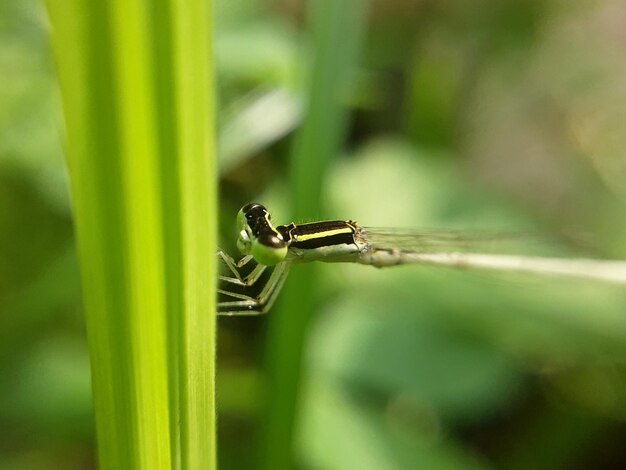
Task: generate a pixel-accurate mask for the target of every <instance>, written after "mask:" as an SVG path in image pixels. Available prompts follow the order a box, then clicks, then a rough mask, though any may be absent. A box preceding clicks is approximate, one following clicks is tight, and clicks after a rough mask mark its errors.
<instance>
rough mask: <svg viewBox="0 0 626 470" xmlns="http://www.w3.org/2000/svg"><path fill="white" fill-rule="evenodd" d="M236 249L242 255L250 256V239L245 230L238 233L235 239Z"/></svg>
mask: <svg viewBox="0 0 626 470" xmlns="http://www.w3.org/2000/svg"><path fill="white" fill-rule="evenodd" d="M237 249H238V250H239V251H240V252H241V254H243V255H248V254H250V238H249V237H248V232H246V231H245V230H242V231H241V232H239V237H237Z"/></svg>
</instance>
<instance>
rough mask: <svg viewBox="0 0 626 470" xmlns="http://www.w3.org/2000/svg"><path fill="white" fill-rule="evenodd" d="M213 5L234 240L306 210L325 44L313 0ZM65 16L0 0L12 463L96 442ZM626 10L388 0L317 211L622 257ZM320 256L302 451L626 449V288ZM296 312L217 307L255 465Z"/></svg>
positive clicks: (7, 420)
mask: <svg viewBox="0 0 626 470" xmlns="http://www.w3.org/2000/svg"><path fill="white" fill-rule="evenodd" d="M216 7H217V11H216V15H217V18H218V20H217V25H216V26H217V31H216V56H217V57H216V58H217V70H218V76H219V99H220V104H219V119H220V122H219V129H220V136H221V143H220V145H221V151H222V155H221V157H222V161H221V163H222V181H221V183H222V188H221V210H222V212H221V214H220V221H221V227H220V230H221V236H222V245H224V247H225V248H228V249H230V250H231V251H232V250H233V249H234V247H233V242H234V236H233V233H232V231H233V225H234V221H233V219H234V214H235V213H236V211H237V210H238V208H239V207H240V206H241V205H243V204H244V203H246V202H248V201H250V200H256V201H259V202H263V203H265V204H266V205H267V206H268V207H270V209H271V210H272V214H273V218H274V220H275V221H277V222H279V223H282V222H288V221H289V219H290V218H291V217H292V215H291V209H292V208H291V207H290V195H291V194H290V189H289V188H290V184H291V183H292V182H290V181H289V178H290V176H289V175H290V172H289V168H290V165H291V163H290V161H291V160H290V159H291V158H294V157H292V148H293V142H292V140H293V139H292V135H293V131H294V130H296V129H298V126H299V125H300V123H301V122H302V120H303V119H304V118H305V116H306V113H307V109H308V108H307V106H306V101H305V99H304V97H305V96H308V95H310V92H311V91H310V90H309V89H308V86H309V83H310V80H309V65H310V62H311V60H312V47H313V41H312V39H311V32H310V31H309V30H308V25H309V21H308V19H307V18H308V16H307V15H308V13H307V2H301V1H298V0H221V1H218V2H217V5H216ZM46 30H47V26H46V20H45V15H44V14H43V9H42V6H41V4H40V3H39V2H38V1H35V0H4V1H3V2H1V3H0V69H1V72H2V76H3V79H2V84H3V86H2V88H1V89H0V182H1V184H0V194H1V197H0V224H1V225H2V230H0V234H2V235H1V237H2V244H1V246H2V247H3V251H2V260H3V263H1V264H0V305H1V307H2V312H3V314H2V316H1V317H0V321H1V322H2V323H1V326H2V327H1V328H0V335H1V337H0V351H1V352H2V354H1V355H0V367H1V368H2V374H1V375H0V377H1V378H0V403H1V405H0V422H1V423H2V426H1V428H2V431H0V432H2V438H1V439H0V443H1V444H0V468H17V469H22V468H23V469H30V468H37V469H41V468H89V467H90V466H93V461H94V460H93V459H94V452H93V446H94V442H93V429H92V428H93V423H92V418H91V414H90V408H89V405H88V404H89V390H88V386H87V384H88V380H89V379H88V367H87V359H86V347H85V342H84V332H83V328H84V327H83V324H82V319H81V315H80V310H79V305H80V299H79V289H78V276H77V268H76V262H75V259H74V250H73V248H72V247H73V238H72V233H71V215H70V211H69V203H68V198H67V195H66V192H67V190H66V183H65V176H64V175H65V173H64V169H63V161H62V145H61V138H60V136H61V135H62V133H61V129H62V126H61V123H60V119H59V116H60V112H59V105H58V98H57V94H56V91H55V89H56V85H55V83H54V78H53V73H52V72H53V67H52V63H51V59H50V55H49V46H48V43H47V31H46ZM624 30H626V8H625V6H624V4H623V2H619V1H616V0H582V1H579V2H566V1H563V0H532V1H528V0H504V1H495V0H471V1H470V0H466V1H460V2H434V1H430V0H389V1H387V0H371V1H370V2H369V12H368V17H367V33H366V37H365V42H364V44H363V46H362V48H361V57H360V59H359V64H358V66H357V67H355V69H354V70H353V72H352V74H351V83H350V85H349V86H346V89H345V90H344V91H343V93H341V94H340V96H337V97H336V99H337V100H339V102H340V103H341V105H342V106H343V107H344V108H345V110H344V112H348V113H349V116H350V122H351V124H350V128H349V133H348V135H347V137H346V139H345V142H344V145H343V150H342V151H341V152H340V153H339V154H338V155H335V156H334V158H333V159H332V161H331V163H330V166H329V170H328V174H327V177H326V178H325V181H324V185H323V188H322V189H323V193H322V194H324V195H325V196H324V198H325V201H324V205H325V207H326V210H325V213H324V214H319V216H330V217H333V218H353V219H356V220H358V221H360V222H362V223H364V224H366V225H370V226H410V227H429V228H447V227H454V228H460V229H493V230H500V231H502V230H505V231H512V230H520V231H540V232H543V233H547V234H552V235H554V236H555V237H562V236H563V235H564V234H568V233H569V234H571V233H575V234H582V238H583V239H584V240H585V241H584V243H583V244H584V245H586V248H585V249H586V250H587V251H591V252H592V253H593V254H596V255H598V256H613V257H625V256H626V237H624V233H626V217H624V214H625V210H626V158H625V157H624V152H623V148H624V147H625V146H626V145H625V144H626V132H625V131H624V125H623V124H624V111H623V106H622V105H621V104H622V103H623V98H624V95H625V94H626V87H625V85H624V84H625V83H626V60H625V59H624V55H623V50H624V34H623V31H624ZM326 137H327V136H325V135H319V136H317V138H318V139H320V140H323V139H325V138H326ZM314 216H316V214H306V215H300V217H303V218H310V217H314ZM295 217H298V214H295ZM302 269H308V267H305V266H303V267H302ZM318 271H319V272H318V276H317V279H318V280H319V286H316V289H315V292H316V293H315V295H314V299H313V308H314V309H315V315H314V317H313V319H312V321H311V322H310V323H309V326H308V329H307V330H306V332H305V333H306V334H305V337H304V342H303V348H304V357H303V360H302V366H301V367H302V373H301V377H302V379H301V382H300V387H299V388H298V389H297V390H296V391H295V393H296V395H295V396H291V397H290V398H289V399H290V400H293V403H296V405H297V406H295V407H294V409H295V410H296V416H295V419H296V423H297V426H296V433H295V435H294V437H293V440H294V445H293V449H292V455H293V461H294V462H295V464H294V465H295V466H298V467H301V468H323V469H345V468H357V467H358V468H372V469H374V468H375V469H386V468H389V469H397V468H407V469H409V468H489V467H496V468H497V467H503V468H589V467H593V468H621V467H622V466H623V464H624V462H626V454H625V453H624V450H623V445H622V442H623V440H624V439H625V438H626V426H625V425H624V420H625V419H626V394H625V392H624V390H625V389H626V368H625V367H624V364H625V362H626V361H625V359H626V316H625V315H624V313H625V312H626V292H624V290H623V289H621V288H617V287H611V286H603V285H599V284H594V283H585V282H573V281H563V280H559V279H551V278H541V279H538V278H530V277H525V276H519V275H511V274H507V275H491V274H485V273H468V272H456V271H450V270H445V269H444V270H441V269H434V268H423V269H416V268H414V267H413V268H411V267H403V268H398V269H393V270H391V269H390V270H375V269H370V268H367V267H363V266H339V265H322V266H319V267H318ZM290 281H297V279H296V278H295V277H294V279H291V280H288V281H287V282H288V284H289V283H290ZM304 288H306V286H304ZM298 313H299V312H298V310H297V309H294V308H290V309H285V308H282V309H281V308H280V305H279V306H277V308H275V309H274V310H273V311H272V313H271V314H270V315H269V316H267V317H265V318H224V319H220V322H219V323H220V332H219V338H218V344H219V348H220V349H219V352H220V372H219V374H218V401H219V405H220V409H221V416H220V420H219V425H220V429H219V440H220V453H219V458H220V464H221V468H237V469H239V468H255V463H256V462H257V459H256V455H257V452H259V449H258V446H259V444H257V443H258V442H263V440H262V439H260V436H259V429H262V426H261V425H260V421H261V420H262V419H264V418H263V417H264V416H265V414H264V413H265V410H266V409H267V405H268V402H269V400H271V398H272V397H271V396H270V395H269V391H270V390H271V389H272V388H271V386H269V385H268V380H269V379H268V373H267V371H268V370H270V369H271V367H272V365H271V364H268V363H267V362H266V361H265V360H264V357H265V354H264V353H265V351H266V349H267V344H266V342H265V338H266V336H265V332H266V330H267V325H268V322H275V321H277V318H278V319H279V318H280V317H281V316H286V315H294V316H297V315H298ZM268 360H269V359H268ZM264 451H265V452H276V453H280V452H282V453H288V452H289V449H284V448H281V449H265V450H264Z"/></svg>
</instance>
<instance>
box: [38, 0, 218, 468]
mask: <svg viewBox="0 0 626 470" xmlns="http://www.w3.org/2000/svg"><path fill="white" fill-rule="evenodd" d="M47 5H48V11H49V14H50V18H51V23H52V36H53V43H54V48H55V56H56V59H57V66H58V74H59V82H60V86H61V94H62V98H63V105H64V111H65V119H66V126H67V140H68V145H67V150H68V165H69V172H70V180H71V192H72V201H73V207H74V215H75V222H76V232H77V238H78V248H79V258H80V267H81V277H82V285H83V286H82V287H83V296H84V305H85V314H86V323H87V335H88V340H89V349H90V357H91V372H92V384H93V393H94V403H95V413H96V426H97V437H98V448H99V461H100V467H101V468H103V469H107V468H112V469H113V468H115V469H117V468H146V469H159V468H213V467H214V466H215V415H214V393H213V389H214V375H213V374H214V357H215V352H214V349H215V338H214V337H215V320H214V311H215V306H214V287H213V286H214V278H215V268H216V267H215V265H214V263H215V259H214V258H215V257H214V250H215V238H216V222H215V220H216V218H215V212H216V190H215V188H216V178H215V156H214V151H213V148H214V142H213V111H212V107H213V104H212V92H211V90H212V83H211V81H210V79H211V77H210V71H211V64H210V62H209V61H210V58H211V54H210V51H211V49H210V43H209V37H210V31H209V30H210V11H209V3H208V2H205V1H202V0H186V1H183V2H178V1H174V0H171V1H169V0H159V1H156V2H149V1H147V0H131V1H122V0H114V1H110V2H107V1H103V0H98V1H91V0H67V1H61V0H48V2H47Z"/></svg>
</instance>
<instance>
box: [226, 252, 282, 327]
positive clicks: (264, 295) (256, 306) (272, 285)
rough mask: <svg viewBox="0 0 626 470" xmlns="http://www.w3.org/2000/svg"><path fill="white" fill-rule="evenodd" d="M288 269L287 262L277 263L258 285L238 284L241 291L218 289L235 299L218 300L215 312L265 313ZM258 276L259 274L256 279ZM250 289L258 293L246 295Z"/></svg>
mask: <svg viewBox="0 0 626 470" xmlns="http://www.w3.org/2000/svg"><path fill="white" fill-rule="evenodd" d="M288 271H289V263H286V262H283V263H279V264H277V265H276V266H275V267H274V268H273V269H272V270H271V274H270V275H269V277H264V278H263V279H262V281H261V284H259V285H242V286H240V289H241V292H234V291H232V290H228V288H222V289H218V292H219V293H220V294H222V295H226V296H229V297H232V298H235V299H237V300H232V301H231V300H229V301H222V302H219V303H218V308H217V313H218V314H219V315H261V314H264V313H267V312H268V311H269V309H270V308H271V307H272V305H273V303H274V301H275V300H276V297H277V296H278V293H279V292H280V290H281V288H282V286H283V284H284V282H285V279H286V278H287V274H288ZM260 277H261V276H260V275H259V276H258V278H257V280H258V279H259V278H260ZM221 287H225V286H221ZM259 287H260V291H259ZM250 290H254V291H255V292H258V293H257V294H256V295H255V293H254V292H251V293H250V295H248V294H247V293H246V291H250Z"/></svg>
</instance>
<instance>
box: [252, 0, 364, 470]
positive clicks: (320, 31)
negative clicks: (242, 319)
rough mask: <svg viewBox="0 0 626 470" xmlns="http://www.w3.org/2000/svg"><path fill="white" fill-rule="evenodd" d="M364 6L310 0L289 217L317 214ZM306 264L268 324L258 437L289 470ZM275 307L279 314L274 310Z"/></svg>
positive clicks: (359, 0) (309, 304)
mask: <svg viewBox="0 0 626 470" xmlns="http://www.w3.org/2000/svg"><path fill="white" fill-rule="evenodd" d="M366 3H367V2H365V1H363V0H352V1H344V2H336V1H333V0H316V1H313V2H311V3H310V8H309V12H308V13H309V23H308V25H309V28H310V33H311V38H312V40H313V48H312V58H311V63H310V64H309V75H308V80H305V83H306V84H307V97H306V100H305V104H304V118H303V122H302V126H301V128H300V129H299V130H298V132H297V135H296V137H295V142H294V146H293V150H292V153H291V158H290V171H289V174H290V193H289V202H290V204H289V205H290V206H291V212H292V214H293V216H294V217H295V216H296V215H297V216H298V217H308V218H312V219H313V220H314V219H315V218H318V219H319V218H320V217H323V215H324V214H325V212H326V211H325V210H324V203H323V201H324V198H325V193H324V188H325V186H326V185H325V178H326V176H327V173H328V167H329V165H330V162H331V161H332V160H333V159H334V158H336V157H337V155H338V153H339V152H340V151H341V148H342V145H343V143H344V141H345V136H346V131H347V124H348V113H347V107H346V101H344V100H347V99H348V98H347V96H348V91H349V89H350V86H351V82H352V78H353V77H352V75H351V73H352V71H353V68H354V66H355V65H356V59H357V55H358V51H359V47H360V44H361V39H362V34H363V28H364V21H365V10H366ZM317 282H318V278H317V275H316V271H315V267H314V266H307V267H305V268H304V269H302V270H299V272H295V273H293V274H292V275H291V276H290V283H289V286H288V287H287V288H286V289H285V291H284V292H283V299H282V301H281V302H280V304H279V308H277V309H276V311H277V312H279V314H278V315H275V316H273V318H272V321H271V323H270V325H269V331H268V336H267V341H268V353H267V361H268V371H269V374H270V377H269V378H270V389H269V394H268V397H269V402H268V414H267V416H266V418H265V420H264V423H263V430H262V435H261V445H262V450H261V452H262V456H263V462H262V465H263V466H264V468H267V469H274V468H289V467H291V466H292V465H294V463H293V453H292V449H293V442H294V437H293V434H294V427H295V418H296V410H297V406H298V401H299V390H300V381H301V379H302V374H301V365H302V352H303V346H304V342H305V339H306V336H307V331H308V328H309V325H310V320H311V317H312V315H313V313H314V311H315V309H314V305H315V302H316V294H317V293H316V289H315V285H316V283H317ZM280 312H282V314H280Z"/></svg>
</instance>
